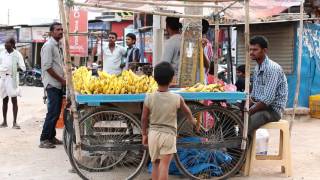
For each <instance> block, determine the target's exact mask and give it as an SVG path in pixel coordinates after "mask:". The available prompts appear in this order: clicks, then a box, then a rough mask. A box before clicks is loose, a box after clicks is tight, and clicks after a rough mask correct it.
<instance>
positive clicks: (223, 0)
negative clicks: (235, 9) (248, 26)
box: [167, 0, 243, 3]
mask: <svg viewBox="0 0 320 180" xmlns="http://www.w3.org/2000/svg"><path fill="white" fill-rule="evenodd" d="M167 1H175V2H177V1H179V0H167ZM232 1H243V0H188V2H197V3H199V2H203V3H206V2H207V3H210V2H216V3H221V2H232ZM182 2H185V1H182Z"/></svg>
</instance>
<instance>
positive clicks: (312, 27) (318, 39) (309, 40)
mask: <svg viewBox="0 0 320 180" xmlns="http://www.w3.org/2000/svg"><path fill="white" fill-rule="evenodd" d="M296 40H297V41H296V43H295V63H294V67H295V68H294V72H293V74H291V75H287V78H288V86H289V98H288V107H293V101H294V94H295V89H296V83H297V60H298V48H299V45H298V44H299V42H298V35H297V34H296ZM300 76H301V84H300V92H299V104H298V106H300V107H309V96H311V95H314V94H319V93H320V25H319V24H312V23H305V24H304V31H303V49H302V61H301V74H300Z"/></svg>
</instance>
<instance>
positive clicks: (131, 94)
mask: <svg viewBox="0 0 320 180" xmlns="http://www.w3.org/2000/svg"><path fill="white" fill-rule="evenodd" d="M101 2H102V4H100V1H97V2H95V3H92V2H90V1H89V2H87V3H75V2H73V1H70V0H69V1H66V6H64V4H63V3H64V1H63V0H59V6H60V13H61V20H62V22H63V25H64V29H65V34H64V35H65V51H64V52H66V53H65V62H66V74H67V85H68V92H69V99H70V102H71V107H70V109H71V113H69V114H68V113H67V112H66V117H68V119H67V120H66V127H67V128H66V131H65V136H64V139H65V142H67V144H66V146H65V147H66V150H67V153H68V155H69V158H70V162H71V164H72V166H73V168H74V169H75V170H76V172H77V173H78V174H79V176H80V177H81V178H83V179H95V180H96V179H105V178H107V177H110V178H114V179H133V178H137V179H142V177H145V175H146V174H147V173H148V170H149V171H150V169H151V168H152V167H148V168H147V163H148V152H147V149H146V148H145V147H144V146H143V145H142V143H141V134H140V133H141V126H140V120H139V119H140V117H141V110H142V104H143V100H144V97H145V94H146V93H148V92H153V91H154V90H156V88H157V87H156V84H155V83H154V80H152V79H153V78H152V77H148V76H145V75H143V76H137V75H134V74H132V72H130V71H125V72H123V73H122V74H121V75H120V76H117V77H116V76H110V75H108V74H103V73H102V72H100V74H99V77H92V76H91V74H90V72H89V71H87V70H86V69H80V70H79V71H77V72H74V73H73V75H72V71H71V61H70V54H69V53H68V52H69V31H68V18H67V16H66V14H68V13H66V12H68V11H69V9H70V8H71V7H73V6H86V7H90V8H109V9H119V10H129V11H135V12H145V13H150V14H155V15H161V16H174V17H183V18H194V19H201V18H210V17H211V16H214V17H217V15H218V14H219V12H221V11H225V8H226V7H227V8H229V7H231V6H232V5H234V4H236V3H235V2H237V3H239V2H238V1H234V0H233V1H231V0H215V1H205V0H203V1H201V2H203V3H204V4H201V5H199V4H195V3H194V2H199V1H188V2H184V3H181V2H180V1H169V2H170V3H168V4H166V6H170V5H171V6H180V7H191V6H195V7H199V8H200V7H201V8H203V7H210V8H211V9H212V8H215V9H216V10H217V11H216V12H214V13H212V14H211V16H204V15H188V14H187V13H185V14H178V13H165V12H161V11H157V10H152V9H153V8H149V9H146V7H144V8H135V6H137V5H139V4H140V3H137V4H135V5H133V7H132V6H129V5H128V6H125V5H126V3H127V4H131V5H132V3H133V2H136V1H129V0H128V1H121V2H120V1H119V2H116V1H111V0H110V1H101ZM103 2H105V4H104V3H103ZM109 2H113V3H115V2H116V3H115V4H117V3H120V4H121V5H119V4H117V5H115V4H112V3H111V4H110V3H109ZM137 2H142V1H137ZM212 2H213V4H212ZM241 2H243V1H241ZM145 3H146V4H145V5H143V6H146V5H148V6H164V5H165V4H163V3H162V4H161V2H160V1H155V2H152V1H148V2H147V1H145ZM219 3H223V4H225V3H229V5H228V4H227V5H224V6H219ZM243 3H244V6H243V7H244V10H245V13H244V14H245V16H244V19H245V33H244V34H245V49H246V50H247V51H246V69H250V63H248V62H249V54H248V50H249V47H248V45H249V0H245V1H244V2H243ZM139 7H140V6H139ZM200 49H201V48H200ZM200 52H201V50H200ZM200 57H201V56H200ZM199 59H200V64H201V63H203V62H201V61H203V59H202V58H199ZM249 79H250V72H249V71H246V88H245V90H246V93H240V92H232V91H226V89H227V88H226V87H225V86H224V85H221V84H214V85H212V86H210V85H207V86H205V85H201V84H200V85H199V84H196V85H194V86H192V87H187V88H184V89H172V90H171V91H172V92H174V93H178V94H180V95H181V96H182V97H184V98H185V100H186V101H187V103H188V105H189V107H190V109H191V110H192V113H193V115H194V117H195V118H196V119H197V128H200V131H199V132H196V131H194V129H193V128H194V127H193V126H191V124H189V123H188V122H187V121H186V119H185V117H183V116H182V115H180V113H179V114H178V138H177V148H178V153H177V154H175V161H176V163H172V164H171V165H170V174H176V175H184V176H186V177H188V178H190V179H225V178H228V177H230V176H232V175H233V174H235V173H236V172H238V171H239V170H240V168H241V166H242V164H243V162H244V160H245V154H246V150H247V148H248V146H247V126H248V109H249V96H248V94H249V93H248V92H249ZM190 89H191V90H190ZM203 100H206V101H207V102H208V103H207V104H208V105H203V104H202V103H201V102H202V101H203ZM244 100H246V105H245V108H244V110H243V111H242V112H243V114H244V116H243V120H242V119H241V117H242V116H241V114H242V112H241V111H240V110H239V109H236V108H234V106H233V103H235V102H237V101H244Z"/></svg>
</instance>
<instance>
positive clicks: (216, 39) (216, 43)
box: [213, 2, 219, 77]
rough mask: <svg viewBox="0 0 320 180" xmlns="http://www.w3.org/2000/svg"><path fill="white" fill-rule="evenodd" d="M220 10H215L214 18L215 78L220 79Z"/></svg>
mask: <svg viewBox="0 0 320 180" xmlns="http://www.w3.org/2000/svg"><path fill="white" fill-rule="evenodd" d="M216 5H218V2H216ZM218 12H219V11H218V9H217V8H215V14H216V16H215V17H214V52H215V53H214V60H213V64H214V76H215V77H218V66H219V65H218V64H219V14H218Z"/></svg>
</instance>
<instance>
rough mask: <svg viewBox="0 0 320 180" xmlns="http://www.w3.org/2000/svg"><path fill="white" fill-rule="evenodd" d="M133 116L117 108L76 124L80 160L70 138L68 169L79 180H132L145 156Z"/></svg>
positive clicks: (100, 110) (90, 115)
mask: <svg viewBox="0 0 320 180" xmlns="http://www.w3.org/2000/svg"><path fill="white" fill-rule="evenodd" d="M140 132H141V127H140V124H139V123H138V120H137V119H136V117H134V116H133V115H131V114H129V113H127V112H124V111H122V110H120V109H118V108H107V109H105V108H97V109H94V110H93V111H92V112H90V113H88V114H86V115H85V116H84V117H83V118H81V120H80V137H81V158H79V157H77V156H76V155H75V154H76V152H75V141H74V140H73V139H74V137H75V136H73V135H70V136H69V138H70V140H69V145H68V153H69V157H70V162H71V165H72V166H73V167H74V168H75V170H76V171H77V173H78V174H79V176H80V177H81V178H83V179H90V180H91V179H94V180H99V179H105V178H108V179H112V178H114V179H133V178H134V177H136V176H138V174H139V173H140V172H141V171H142V169H143V167H144V165H145V164H146V162H147V160H148V152H147V150H146V149H145V148H144V147H143V145H142V141H141V140H142V136H141V134H140Z"/></svg>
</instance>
